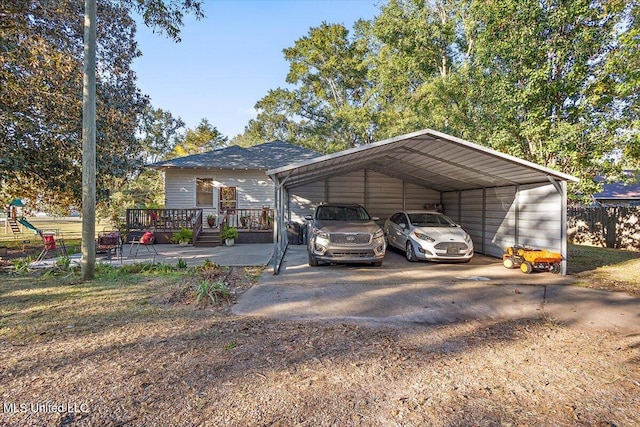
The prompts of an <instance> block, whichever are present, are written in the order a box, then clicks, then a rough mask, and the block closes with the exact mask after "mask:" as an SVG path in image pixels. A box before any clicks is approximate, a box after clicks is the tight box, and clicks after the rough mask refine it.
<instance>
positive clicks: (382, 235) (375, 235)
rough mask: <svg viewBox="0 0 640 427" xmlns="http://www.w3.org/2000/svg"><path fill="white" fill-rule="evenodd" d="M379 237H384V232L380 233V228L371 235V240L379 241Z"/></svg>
mask: <svg viewBox="0 0 640 427" xmlns="http://www.w3.org/2000/svg"><path fill="white" fill-rule="evenodd" d="M381 237H384V231H382V228H379V229H378V231H376V232H375V233H373V238H374V239H380V238H381Z"/></svg>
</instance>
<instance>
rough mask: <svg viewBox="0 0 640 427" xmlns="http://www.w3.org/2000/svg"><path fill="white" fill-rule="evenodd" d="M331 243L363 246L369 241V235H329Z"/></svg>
mask: <svg viewBox="0 0 640 427" xmlns="http://www.w3.org/2000/svg"><path fill="white" fill-rule="evenodd" d="M329 240H330V241H331V243H337V244H344V245H364V244H367V243H369V242H370V241H371V234H368V233H331V235H330V236H329Z"/></svg>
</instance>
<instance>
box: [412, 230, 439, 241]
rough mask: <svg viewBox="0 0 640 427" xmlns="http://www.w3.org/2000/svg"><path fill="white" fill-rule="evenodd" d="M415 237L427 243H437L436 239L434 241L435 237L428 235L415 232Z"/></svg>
mask: <svg viewBox="0 0 640 427" xmlns="http://www.w3.org/2000/svg"><path fill="white" fill-rule="evenodd" d="M413 235H414V236H416V237H417V238H418V239H420V240H424V241H426V242H435V241H436V239H434V238H433V237H431V236H429V235H428V234H424V233H419V232H417V231H414V232H413Z"/></svg>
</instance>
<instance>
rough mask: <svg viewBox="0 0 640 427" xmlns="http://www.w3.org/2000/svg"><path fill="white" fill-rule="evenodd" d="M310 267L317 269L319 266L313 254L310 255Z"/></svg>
mask: <svg viewBox="0 0 640 427" xmlns="http://www.w3.org/2000/svg"><path fill="white" fill-rule="evenodd" d="M309 265H310V266H311V267H317V266H318V260H317V259H316V257H314V256H313V255H311V254H309Z"/></svg>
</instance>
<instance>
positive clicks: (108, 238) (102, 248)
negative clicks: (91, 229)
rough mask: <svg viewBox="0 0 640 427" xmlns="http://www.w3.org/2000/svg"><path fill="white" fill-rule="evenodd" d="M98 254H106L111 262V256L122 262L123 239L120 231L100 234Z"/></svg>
mask: <svg viewBox="0 0 640 427" xmlns="http://www.w3.org/2000/svg"><path fill="white" fill-rule="evenodd" d="M96 243H97V244H96V252H106V253H107V258H108V259H109V261H111V256H112V255H114V256H116V257H117V258H119V259H120V262H122V237H121V235H120V231H119V230H113V229H111V230H107V229H106V228H105V229H104V231H101V232H99V233H98V240H97V242H96Z"/></svg>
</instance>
